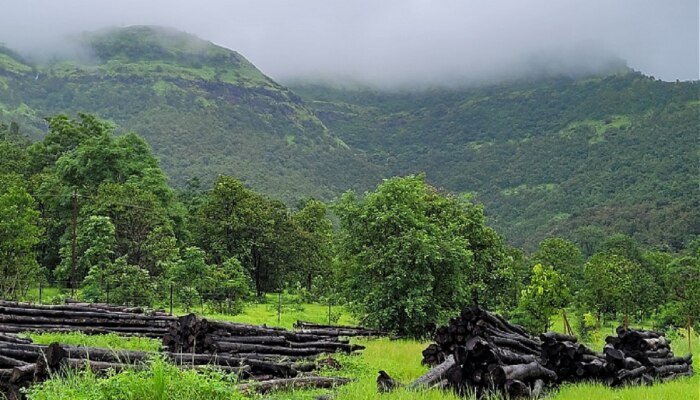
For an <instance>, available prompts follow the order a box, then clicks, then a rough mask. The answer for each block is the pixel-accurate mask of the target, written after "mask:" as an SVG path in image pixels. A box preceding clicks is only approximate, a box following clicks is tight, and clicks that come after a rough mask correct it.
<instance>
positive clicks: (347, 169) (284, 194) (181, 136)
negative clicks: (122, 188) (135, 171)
mask: <svg viewBox="0 0 700 400" xmlns="http://www.w3.org/2000/svg"><path fill="white" fill-rule="evenodd" d="M82 45H83V46H84V48H85V53H86V54H87V55H88V57H85V59H82V60H58V61H53V62H51V63H44V64H39V65H32V64H30V63H28V62H26V61H23V60H22V58H21V57H19V56H17V54H16V53H13V52H11V51H8V50H7V49H4V50H0V120H4V121H8V122H9V121H16V122H18V123H20V125H21V126H22V127H23V129H24V130H25V131H27V132H28V133H30V135H31V136H34V137H38V136H40V135H42V134H43V131H44V130H45V124H44V122H43V120H42V117H44V116H48V115H53V114H56V113H76V112H78V111H83V112H88V113H94V114H97V115H98V116H100V117H102V118H105V119H108V120H111V121H113V122H114V123H115V125H117V132H125V131H135V132H138V133H139V134H141V135H142V136H144V137H145V138H146V139H147V140H148V142H149V143H150V144H151V146H152V147H153V149H154V151H155V152H156V154H157V155H158V156H159V157H160V159H161V164H162V166H163V167H164V169H165V170H166V171H168V173H169V174H170V177H171V180H172V182H173V183H174V184H175V185H182V184H183V183H184V182H185V181H186V180H187V179H189V178H192V177H199V178H201V181H202V182H203V183H204V184H205V185H207V186H208V184H209V183H211V182H212V181H213V180H214V179H215V178H216V176H217V175H219V174H229V175H234V176H237V177H239V178H240V179H241V180H242V181H244V182H245V183H247V184H249V185H250V186H252V187H253V188H255V189H257V190H260V191H262V192H265V193H269V194H274V195H275V196H277V197H280V198H283V199H285V200H287V201H294V200H296V199H299V198H302V197H307V196H316V197H321V198H330V197H331V196H333V195H334V194H336V193H338V192H340V191H343V190H346V189H347V188H348V187H359V188H366V187H368V185H369V184H370V183H372V184H373V183H374V182H376V181H377V180H378V179H379V177H380V173H379V172H378V169H377V168H375V167H373V166H372V165H370V164H369V163H368V162H367V161H366V160H364V159H363V158H362V155H361V154H354V153H353V152H351V151H350V149H349V148H348V146H346V145H345V144H344V143H343V142H342V141H341V140H340V139H338V138H337V137H335V136H333V135H332V134H331V133H330V132H329V131H328V129H327V128H326V127H325V126H324V124H323V123H322V122H321V121H320V120H319V119H318V118H317V117H316V116H315V115H314V114H313V113H312V112H310V111H309V110H308V108H307V107H306V106H305V104H304V102H303V101H302V100H301V99H300V98H299V97H298V96H296V95H295V94H294V93H292V92H291V91H290V90H289V89H287V88H286V87H284V86H282V85H280V84H278V83H276V82H274V81H273V80H271V79H270V78H268V77H267V76H265V75H264V74H263V73H261V72H260V71H259V70H257V69H256V68H255V67H254V66H253V65H252V64H251V63H250V62H248V61H247V60H246V59H245V58H243V56H241V55H240V54H238V53H236V52H234V51H231V50H228V49H225V48H222V47H219V46H216V45H214V44H212V43H210V42H206V41H204V40H201V39H198V38H196V37H193V36H191V35H188V34H185V33H182V32H178V31H174V30H169V29H163V28H155V27H145V26H137V27H130V28H124V29H118V30H107V31H101V32H96V33H90V34H86V35H84V36H83V37H82Z"/></svg>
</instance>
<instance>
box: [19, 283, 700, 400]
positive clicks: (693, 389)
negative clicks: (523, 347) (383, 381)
mask: <svg viewBox="0 0 700 400" xmlns="http://www.w3.org/2000/svg"><path fill="white" fill-rule="evenodd" d="M289 300H290V299H286V300H285V299H284V298H283V302H282V304H283V306H282V307H281V311H282V312H281V314H280V319H279V322H278V319H277V318H278V317H277V297H276V296H270V297H269V298H268V299H267V302H266V303H264V304H253V305H250V306H249V307H247V308H246V309H245V310H244V312H243V313H241V314H239V315H236V316H224V315H219V314H211V315H207V317H208V318H216V319H226V320H230V321H236V322H244V323H254V324H267V325H269V326H282V327H285V328H291V326H292V324H293V323H294V322H295V321H296V320H298V319H301V320H309V321H315V322H319V323H323V322H327V321H328V307H327V306H325V305H318V304H299V303H294V302H290V301H289ZM285 301H287V302H288V304H291V305H288V306H285V305H284V303H285ZM197 311H199V310H197ZM340 311H342V309H341V308H340V307H337V308H333V309H332V313H338V314H340V315H339V318H338V323H340V324H351V323H353V320H352V318H351V317H350V316H349V315H347V313H342V312H340ZM183 312H184V311H183ZM558 326H561V322H560V321H559V322H558V323H555V325H554V328H555V329H557V327H558ZM607 329H610V331H603V332H602V334H603V335H602V336H603V337H604V336H605V335H607V334H609V333H610V332H611V331H612V328H611V327H610V328H607ZM30 336H31V337H32V339H33V340H34V341H35V342H37V343H50V342H54V341H59V342H63V343H68V344H83V345H88V346H100V347H107V348H113V349H118V348H123V349H132V350H144V351H156V350H157V349H158V348H159V346H160V344H159V342H158V341H156V340H152V339H142V338H120V337H118V336H116V335H99V336H87V335H83V334H79V333H71V334H41V335H36V334H32V335H30ZM692 340H693V341H692V350H693V355H694V359H695V360H699V359H700V337H698V336H697V335H693V338H692ZM355 342H356V343H358V344H362V345H364V346H366V347H367V348H366V349H365V350H364V351H363V352H362V353H361V354H357V355H337V356H335V357H336V358H337V359H338V361H339V362H340V363H341V365H343V369H342V370H340V371H335V370H322V371H321V373H322V374H324V375H329V376H345V377H350V378H352V379H353V381H352V382H351V383H350V384H348V385H346V386H343V387H340V388H337V389H336V390H334V391H328V390H297V391H286V392H278V393H274V394H269V395H265V396H262V395H252V396H249V395H243V394H241V393H239V392H238V390H237V389H236V377H235V376H230V375H226V374H222V373H219V372H217V371H210V372H205V373H197V372H194V371H181V370H179V369H177V368H175V367H173V366H171V365H169V364H168V363H166V362H164V361H162V360H160V359H159V358H158V357H157V355H154V358H153V360H152V361H151V365H150V368H148V369H146V370H142V371H127V372H126V373H120V374H114V375H110V376H108V377H97V376H95V375H93V374H91V373H89V372H73V373H70V374H68V375H65V376H61V377H57V378H56V379H52V380H50V381H47V382H45V383H43V384H41V385H38V386H35V387H33V388H32V389H30V391H29V392H28V398H29V399H30V400H64V399H65V400H68V399H76V400H102V399H105V400H106V399H124V400H127V399H128V400H132V399H133V400H136V399H173V400H179V399H183V400H184V399H234V400H235V399H270V400H283V399H284V400H286V399H290V400H307V399H308V400H311V399H314V398H316V397H317V396H319V395H321V394H327V393H335V397H334V398H336V399H338V400H360V399H375V398H377V399H383V400H408V399H416V400H453V399H458V398H459V397H458V396H455V395H454V394H452V393H447V392H443V391H440V390H425V391H420V392H414V391H406V390H397V391H395V392H392V393H389V394H382V395H380V394H378V393H377V390H376V383H375V380H376V377H377V372H378V371H379V370H385V371H386V372H387V373H389V374H390V375H391V376H392V377H394V378H395V379H397V380H399V381H401V382H410V381H411V380H413V379H415V378H416V377H418V376H420V375H421V374H423V373H424V372H425V371H427V368H426V367H423V366H421V364H420V359H421V350H423V348H425V346H426V345H427V343H424V342H419V341H414V340H391V339H361V340H355ZM591 345H592V347H593V348H594V349H599V348H602V342H599V343H592V344H591ZM672 348H673V351H674V353H675V354H677V355H682V354H685V353H687V352H688V342H687V340H686V338H684V337H681V336H679V337H678V338H675V339H674V340H673V341H672ZM695 371H696V372H700V369H699V368H698V366H697V364H696V367H695ZM495 398H498V397H494V399H495ZM547 398H549V399H553V400H584V399H596V400H628V399H629V400H640V399H661V400H663V399H669V400H682V399H698V398H700V375H697V374H696V375H695V376H693V377H692V378H689V379H681V380H677V381H673V382H669V383H663V384H656V385H654V386H643V387H628V388H623V389H610V388H608V387H605V386H603V385H600V384H575V385H563V386H561V387H560V388H559V389H558V390H557V391H553V392H550V393H549V394H548V397H547Z"/></svg>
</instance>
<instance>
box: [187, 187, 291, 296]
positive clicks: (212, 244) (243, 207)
mask: <svg viewBox="0 0 700 400" xmlns="http://www.w3.org/2000/svg"><path fill="white" fill-rule="evenodd" d="M195 233H196V238H197V239H196V242H197V244H198V245H200V246H201V248H202V249H204V250H205V251H206V252H207V254H208V255H209V256H210V261H211V262H212V263H214V264H221V263H223V262H224V261H226V260H228V259H230V258H232V257H235V258H237V259H238V260H240V261H241V263H242V264H243V266H244V267H245V268H246V270H248V272H249V274H250V276H251V277H252V278H253V282H254V285H255V291H256V294H257V295H258V296H262V295H263V294H264V293H266V292H269V291H273V290H280V289H281V288H282V286H283V284H284V279H285V274H286V268H287V267H289V266H290V265H291V264H292V263H293V255H294V244H295V242H296V241H295V240H294V238H293V235H294V234H295V229H294V225H293V223H292V219H291V216H290V213H289V210H288V209H287V207H286V206H285V205H284V203H282V202H280V201H276V200H270V199H268V198H266V197H264V196H261V195H260V194H258V193H255V192H253V191H251V190H249V189H246V188H245V187H244V186H243V184H241V183H240V182H239V181H238V180H236V179H234V178H231V177H226V176H222V177H219V179H218V180H217V181H216V183H215V184H214V188H213V189H212V190H211V191H210V192H209V193H208V194H207V197H206V198H205V199H204V200H203V202H202V205H201V207H200V208H199V210H198V211H197V218H196V227H195Z"/></svg>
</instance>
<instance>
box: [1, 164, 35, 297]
mask: <svg viewBox="0 0 700 400" xmlns="http://www.w3.org/2000/svg"><path fill="white" fill-rule="evenodd" d="M22 182H23V180H22V178H21V177H20V176H17V175H0V296H3V297H6V298H7V297H9V298H15V299H17V298H18V297H20V296H22V295H23V294H24V293H25V292H26V290H27V288H28V286H29V285H30V284H32V283H35V282H36V280H37V279H38V277H39V272H40V268H39V265H38V263H37V261H36V250H35V246H36V245H37V244H38V243H39V240H40V236H39V235H40V234H41V228H40V227H39V224H38V222H39V212H38V211H37V210H36V203H35V202H34V199H33V198H32V196H31V195H30V194H29V193H28V192H27V190H26V188H25V187H24V186H23V184H22Z"/></svg>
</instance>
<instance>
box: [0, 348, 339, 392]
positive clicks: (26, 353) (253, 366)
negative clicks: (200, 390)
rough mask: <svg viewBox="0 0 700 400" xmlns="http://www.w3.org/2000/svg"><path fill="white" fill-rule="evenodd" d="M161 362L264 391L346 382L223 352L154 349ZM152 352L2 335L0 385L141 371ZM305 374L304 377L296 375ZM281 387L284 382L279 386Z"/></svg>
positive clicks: (302, 366) (309, 366) (306, 368)
mask: <svg viewBox="0 0 700 400" xmlns="http://www.w3.org/2000/svg"><path fill="white" fill-rule="evenodd" d="M160 354H161V355H162V356H163V357H164V358H165V359H166V360H168V361H169V362H171V363H173V364H174V365H176V366H178V367H179V368H182V369H207V368H215V369H219V370H222V371H224V372H227V373H234V374H236V375H238V376H239V377H240V378H241V379H249V380H253V381H262V382H267V381H270V380H274V381H275V383H271V384H266V385H263V386H260V387H258V386H256V385H248V386H246V387H245V388H246V390H248V389H250V390H258V391H266V390H270V389H271V388H275V387H280V388H283V387H289V386H292V387H300V386H305V385H311V386H313V385H318V387H327V386H328V385H335V384H342V383H345V382H347V381H346V380H342V379H341V380H336V379H335V378H328V379H325V380H324V379H316V380H314V379H313V377H309V376H306V375H307V373H308V372H311V371H313V370H314V369H315V368H316V365H315V364H313V363H308V362H306V363H290V362H279V361H269V360H256V359H250V358H241V357H234V356H229V355H221V354H217V355H211V354H192V353H172V352H164V353H160ZM153 356H154V353H148V352H143V351H127V350H110V349H103V348H96V347H83V346H69V345H61V344H58V343H52V344H51V345H48V346H45V345H37V344H33V343H31V341H30V340H28V339H22V338H18V337H14V336H12V335H5V336H4V337H3V338H0V388H1V389H2V392H3V393H5V395H6V397H7V398H9V399H15V398H16V399H19V398H22V397H21V393H20V392H21V390H20V389H21V388H26V387H28V386H29V385H31V384H33V383H36V382H41V381H43V380H45V379H47V378H49V377H50V374H51V373H53V372H60V371H63V370H65V369H85V368H90V369H91V370H92V372H94V373H96V374H101V373H105V372H107V371H109V370H112V371H115V372H120V371H123V370H125V369H136V370H138V369H143V368H146V367H147V361H148V360H149V359H150V358H151V357H153ZM301 378H305V379H301ZM285 385H286V386H285Z"/></svg>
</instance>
